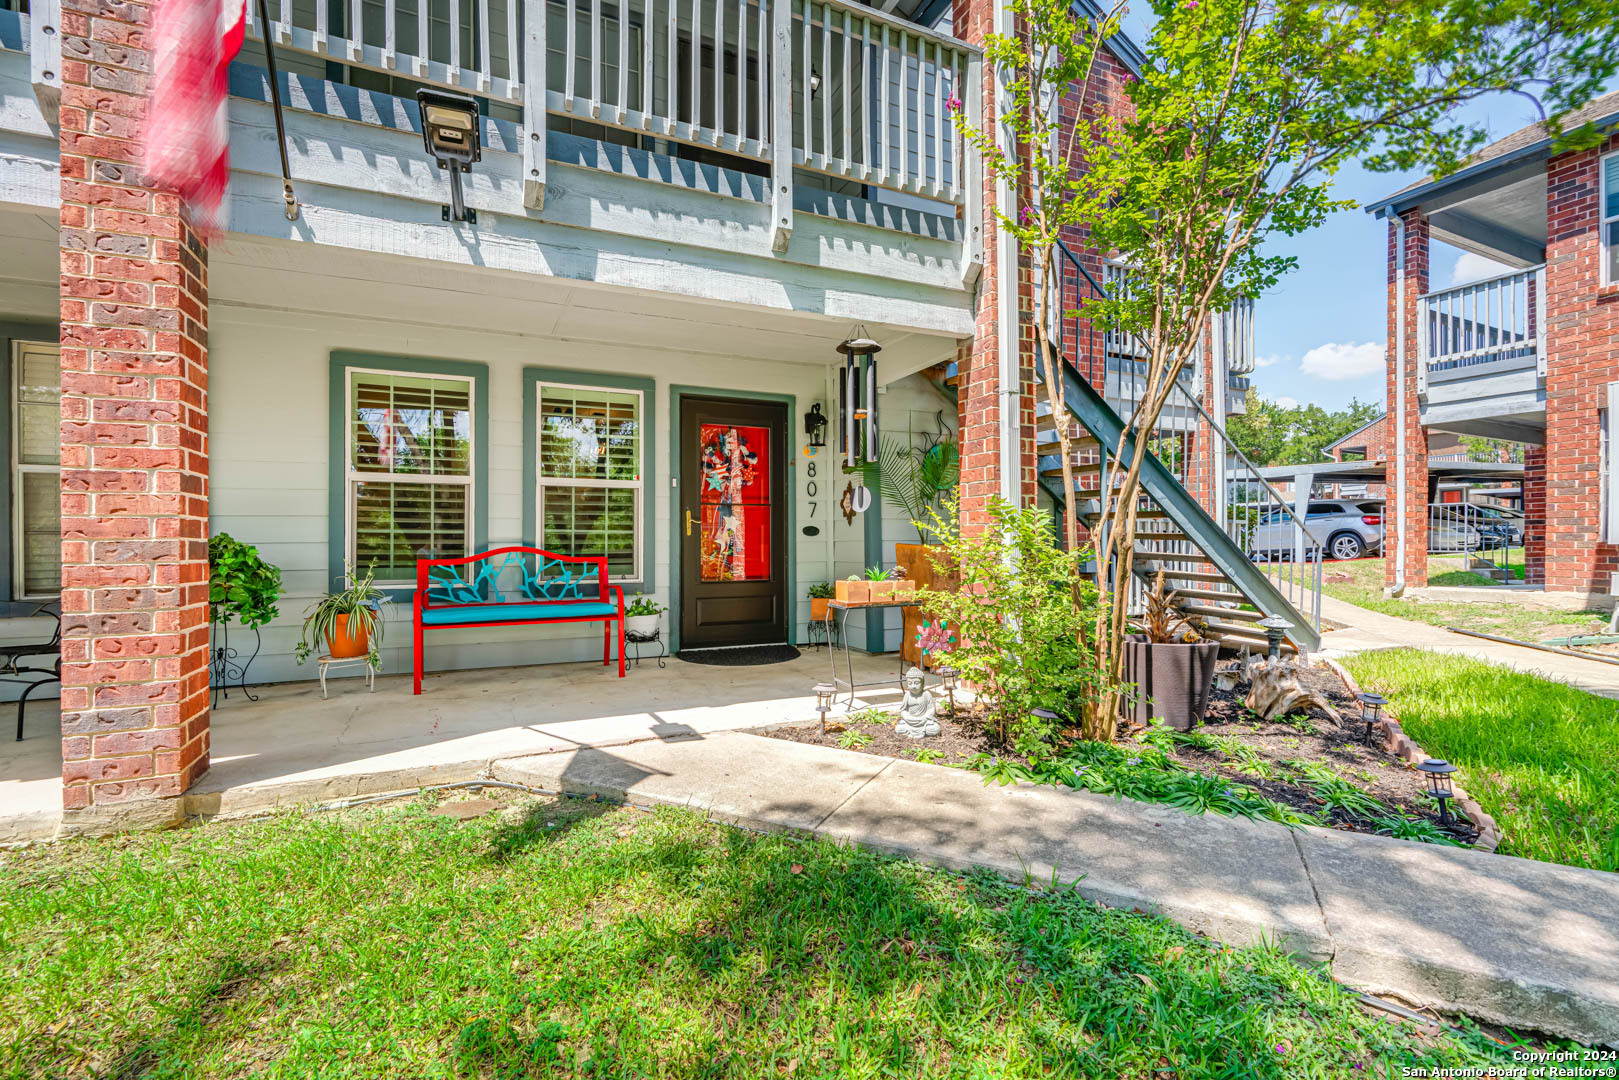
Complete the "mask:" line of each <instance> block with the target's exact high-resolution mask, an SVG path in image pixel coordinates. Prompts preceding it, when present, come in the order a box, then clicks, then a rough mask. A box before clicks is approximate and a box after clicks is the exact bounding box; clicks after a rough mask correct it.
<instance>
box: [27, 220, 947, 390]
mask: <svg viewBox="0 0 1619 1080" xmlns="http://www.w3.org/2000/svg"><path fill="white" fill-rule="evenodd" d="M52 254H54V252H52ZM209 274H210V292H211V300H212V302H214V303H217V304H224V305H229V306H233V307H241V308H254V309H259V310H279V311H286V312H289V313H292V312H321V313H325V314H333V315H345V316H353V317H360V318H367V319H382V320H386V321H388V322H390V323H393V324H396V325H419V326H424V327H436V328H442V327H452V328H464V329H468V330H476V331H480V332H486V333H487V332H493V333H508V334H513V335H520V336H532V337H535V338H546V339H553V340H554V339H559V338H560V339H566V340H572V341H584V342H593V343H601V344H612V345H629V346H632V347H644V348H647V349H649V350H657V351H659V352H686V353H694V354H701V355H706V356H713V355H716V354H718V355H721V356H725V357H728V358H735V359H740V360H760V361H772V362H778V363H780V362H787V363H802V364H815V365H823V366H824V365H828V364H831V363H833V362H835V361H836V360H837V359H838V355H837V353H836V352H835V351H834V347H835V346H836V345H837V343H838V342H840V341H842V340H843V339H844V338H846V337H847V336H848V335H849V331H850V329H851V327H850V326H849V324H848V323H846V322H844V321H842V320H837V319H832V318H828V317H826V316H817V315H808V314H799V313H794V312H782V311H764V310H759V309H756V308H751V307H748V306H745V305H741V304H720V303H710V302H705V301H701V300H696V299H686V298H679V297H671V296H669V295H668V294H667V293H654V292H640V291H637V290H633V289H626V288H622V287H612V286H595V285H588V284H580V283H578V282H572V281H567V280H563V279H557V278H542V277H537V276H535V275H530V274H519V273H514V272H508V271H500V270H491V269H488V268H482V267H450V266H446V265H445V264H443V263H441V262H436V261H429V260H425V259H411V258H405V257H400V256H384V255H375V254H371V253H366V252H358V251H352V250H342V249H334V248H329V247H323V246H317V245H313V244H302V243H296V242H290V241H271V240H259V239H250V238H245V237H241V236H237V235H231V236H229V237H227V238H226V239H225V240H224V241H222V242H221V243H219V244H216V245H215V247H214V248H213V250H212V251H211V252H210V259H209ZM47 280H53V279H47ZM867 330H868V331H869V332H870V333H871V334H872V335H873V336H874V337H876V338H877V340H878V341H880V342H881V343H882V346H883V354H882V359H883V363H882V364H881V365H880V372H881V374H882V377H883V379H884V381H885V382H887V381H891V380H893V379H898V378H901V377H903V376H905V375H908V374H910V373H912V372H915V371H919V370H921V369H923V368H926V367H929V366H931V365H933V364H936V363H940V362H942V361H945V360H950V359H954V357H955V352H956V341H955V339H954V338H953V337H947V336H941V335H931V334H924V333H920V332H918V331H915V330H911V329H904V328H900V327H895V326H884V325H882V324H868V325H867Z"/></svg>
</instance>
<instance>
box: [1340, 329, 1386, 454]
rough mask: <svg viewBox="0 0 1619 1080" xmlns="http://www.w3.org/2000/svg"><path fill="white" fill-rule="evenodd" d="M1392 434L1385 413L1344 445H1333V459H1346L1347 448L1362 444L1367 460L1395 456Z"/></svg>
mask: <svg viewBox="0 0 1619 1080" xmlns="http://www.w3.org/2000/svg"><path fill="white" fill-rule="evenodd" d="M1391 348H1392V347H1391ZM1389 355H1391V356H1392V355H1393V353H1392V352H1390V354H1389ZM1391 435H1392V432H1391V431H1390V426H1389V418H1388V417H1387V416H1386V415H1385V416H1383V417H1381V418H1380V419H1378V420H1375V421H1373V422H1372V424H1371V425H1370V426H1369V427H1367V428H1366V430H1364V431H1362V432H1360V433H1359V434H1357V435H1355V436H1353V437H1351V438H1348V439H1346V440H1345V441H1344V444H1343V445H1342V446H1335V447H1333V448H1332V460H1334V461H1342V460H1344V451H1345V450H1350V449H1354V448H1355V447H1361V446H1363V447H1365V448H1366V460H1367V461H1379V460H1382V459H1384V458H1389V457H1393V456H1394V452H1393V445H1392V440H1391V438H1390V436H1391Z"/></svg>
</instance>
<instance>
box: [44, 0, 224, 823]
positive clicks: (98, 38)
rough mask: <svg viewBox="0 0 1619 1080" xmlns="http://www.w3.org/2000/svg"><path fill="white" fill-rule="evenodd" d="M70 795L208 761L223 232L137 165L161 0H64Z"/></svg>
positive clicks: (136, 791)
mask: <svg viewBox="0 0 1619 1080" xmlns="http://www.w3.org/2000/svg"><path fill="white" fill-rule="evenodd" d="M63 8H64V10H63V16H62V31H63V33H62V55H63V65H62V67H63V71H62V76H63V78H62V82H63V93H62V110H61V169H62V211H61V307H62V751H63V753H62V757H63V765H62V780H63V789H62V798H63V805H64V807H65V808H66V809H67V810H69V811H75V812H77V813H76V814H72V815H70V821H71V820H73V819H74V818H77V819H78V820H80V821H81V822H82V821H85V820H87V819H88V818H90V817H92V816H95V815H96V813H97V812H98V811H99V812H101V813H103V814H106V813H111V814H129V813H132V812H136V811H140V812H142V813H143V814H144V816H148V817H151V816H163V815H165V814H171V815H172V814H173V813H174V810H173V806H174V804H152V803H148V804H147V805H146V806H145V807H123V808H120V809H109V808H111V807H113V806H114V804H122V803H129V802H131V801H135V800H154V799H160V798H163V797H165V796H175V795H178V794H180V793H181V792H183V791H184V790H185V789H186V788H187V787H188V786H189V785H190V784H191V783H192V782H193V781H194V780H195V779H196V778H197V777H198V776H200V775H201V774H202V773H203V772H204V771H206V769H207V768H208V417H207V387H208V379H207V348H208V347H207V324H208V292H207V249H206V247H205V246H204V244H203V243H202V242H201V241H200V240H199V239H198V237H197V236H196V235H194V234H193V233H192V231H191V229H190V226H189V225H188V224H187V222H186V220H185V218H184V217H183V215H182V210H181V206H180V202H179V200H178V198H177V197H176V196H174V195H173V194H171V193H165V192H161V191H153V190H150V189H148V188H147V187H145V186H143V184H142V182H141V178H140V177H139V175H138V172H137V169H136V167H135V163H136V162H137V161H138V159H139V154H138V144H137V139H138V128H139V124H140V122H141V117H142V115H143V113H144V110H145V92H146V78H147V71H148V70H149V67H150V62H149V59H150V58H149V54H148V53H147V51H146V49H145V34H146V26H147V24H148V17H149V14H150V10H151V9H150V7H149V5H148V4H145V3H141V2H138V0H118V2H116V3H114V2H113V0H64V4H63Z"/></svg>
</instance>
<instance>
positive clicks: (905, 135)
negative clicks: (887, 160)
mask: <svg viewBox="0 0 1619 1080" xmlns="http://www.w3.org/2000/svg"><path fill="white" fill-rule="evenodd" d="M917 59H918V60H921V56H920V54H919V55H918V56H917ZM910 60H911V42H910V35H908V34H907V33H906V32H905V28H904V27H903V26H902V27H900V30H899V186H900V187H909V186H910V175H911V129H912V128H913V127H914V128H921V126H922V123H921V121H922V116H921V110H920V109H918V110H917V122H916V123H915V124H912V123H911V76H910V71H909V68H910ZM921 82H922V72H921V70H920V68H918V70H917V92H918V93H920V92H921V89H922V86H921ZM917 104H918V105H920V104H921V102H918V103H917Z"/></svg>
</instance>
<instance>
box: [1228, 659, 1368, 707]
mask: <svg viewBox="0 0 1619 1080" xmlns="http://www.w3.org/2000/svg"><path fill="white" fill-rule="evenodd" d="M1302 670H1303V669H1302V668H1301V667H1300V666H1299V663H1298V661H1297V660H1287V659H1282V658H1278V659H1275V660H1272V659H1270V658H1269V657H1265V656H1259V657H1255V656H1248V655H1246V654H1245V655H1244V656H1243V658H1242V677H1243V681H1245V682H1246V683H1247V684H1248V694H1247V696H1246V697H1244V698H1243V699H1242V703H1243V704H1244V705H1246V706H1248V708H1249V710H1250V711H1252V712H1253V713H1254V714H1255V715H1257V716H1259V717H1260V718H1261V719H1263V720H1267V721H1270V720H1276V719H1277V718H1278V717H1283V716H1286V715H1288V714H1289V713H1294V712H1299V711H1301V710H1303V709H1306V708H1311V707H1313V708H1317V709H1320V710H1321V711H1322V712H1324V713H1326V714H1327V715H1328V716H1330V717H1332V719H1333V720H1334V722H1336V723H1339V724H1341V723H1343V717H1341V716H1339V715H1338V710H1337V709H1335V708H1333V706H1332V703H1331V702H1329V701H1328V700H1327V699H1326V698H1324V697H1322V696H1321V695H1320V694H1318V693H1316V692H1315V691H1314V690H1311V689H1309V688H1307V687H1306V686H1304V684H1303V683H1301V682H1300V681H1299V674H1300V672H1301V671H1302Z"/></svg>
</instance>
